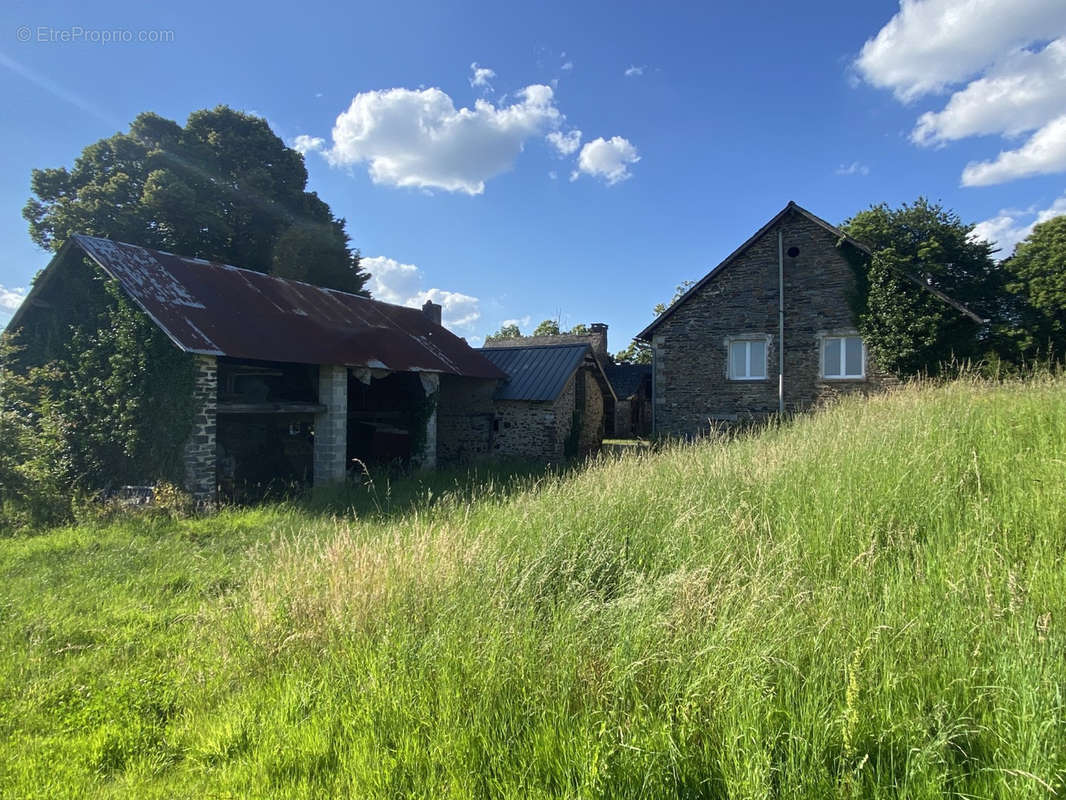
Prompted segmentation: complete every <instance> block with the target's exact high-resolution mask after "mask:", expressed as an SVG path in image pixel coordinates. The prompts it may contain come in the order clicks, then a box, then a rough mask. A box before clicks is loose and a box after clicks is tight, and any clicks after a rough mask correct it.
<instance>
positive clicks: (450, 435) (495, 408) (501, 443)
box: [437, 368, 603, 463]
mask: <svg viewBox="0 0 1066 800" xmlns="http://www.w3.org/2000/svg"><path fill="white" fill-rule="evenodd" d="M578 380H580V381H581V386H582V393H583V405H584V410H583V412H582V414H581V420H582V427H581V431H580V433H579V438H578V443H577V444H578V451H579V453H578V454H579V455H582V456H583V455H586V454H588V453H590V452H594V451H595V450H597V449H599V447H600V444H601V442H602V440H603V392H602V390H601V389H600V385H599V382H598V381H597V380H596V377H595V375H594V374H593V372H592V370H591V369H588V368H582V369H580V370H578V371H577V372H576V373H575V374H574V375H573V376H571V378H570V380H569V381H567V383H566V386H565V387H564V388H563V390H562V392H560V394H559V396H558V397H557V398H556V399H555V401H554V402H546V403H530V402H527V401H523V400H494V399H493V394H494V393H495V390H496V382H495V381H482V380H474V379H470V378H457V377H455V376H448V375H444V376H442V377H441V381H440V400H439V402H438V405H437V454H438V458H439V460H440V462H441V463H464V462H469V461H476V460H479V459H482V458H526V459H532V460H535V461H551V462H560V461H562V460H563V459H564V458H565V457H566V443H567V439H568V437H569V436H570V432H571V429H572V427H573V422H574V408H575V403H576V401H577V395H578V384H577V381H578Z"/></svg>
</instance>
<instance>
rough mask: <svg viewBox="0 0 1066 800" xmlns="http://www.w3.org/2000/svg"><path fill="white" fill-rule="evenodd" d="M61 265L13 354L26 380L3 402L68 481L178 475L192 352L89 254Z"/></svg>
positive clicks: (98, 483) (114, 482)
mask: <svg viewBox="0 0 1066 800" xmlns="http://www.w3.org/2000/svg"><path fill="white" fill-rule="evenodd" d="M57 266H58V267H61V269H60V270H59V271H58V272H57V274H55V275H53V276H51V284H50V286H49V289H50V291H47V292H42V294H43V295H45V296H46V298H47V303H48V308H46V309H40V310H38V309H31V313H30V314H27V315H26V317H27V319H26V323H25V324H24V325H23V326H22V327H21V329H20V330H19V331H18V332H17V334H16V337H15V339H16V344H17V345H18V346H20V349H19V351H18V352H16V353H15V354H14V355H13V356H12V357H11V358H10V359H9V362H10V368H11V369H13V370H15V371H16V372H18V373H19V374H20V376H21V380H22V386H23V387H24V388H23V389H22V391H21V392H20V395H21V396H20V398H19V399H18V400H17V401H16V399H15V398H14V397H13V396H11V397H7V396H5V398H4V401H3V402H4V407H5V410H8V411H10V412H12V413H17V414H19V415H20V418H21V419H22V421H23V424H25V425H29V426H30V428H31V429H32V431H33V436H32V438H33V439H34V441H35V446H36V449H37V451H39V452H40V451H43V452H46V453H47V459H45V461H47V462H48V463H49V464H50V467H49V471H50V472H51V473H52V478H53V479H55V480H59V481H61V482H62V483H63V484H64V485H66V486H68V487H70V489H71V490H74V491H91V490H97V489H106V488H109V487H113V486H119V485H123V484H131V483H132V484H149V483H156V482H159V481H172V482H180V481H181V480H182V478H183V474H182V472H183V460H182V449H183V445H184V442H185V440H186V438H187V437H188V435H189V432H190V430H191V425H192V415H193V403H192V393H193V379H194V365H193V360H192V357H191V356H189V355H188V354H186V353H184V352H182V351H181V350H179V349H178V348H177V347H176V346H175V345H174V344H173V343H172V342H171V341H170V340H169V339H168V338H167V336H166V335H165V334H164V333H163V332H162V331H161V330H160V329H159V328H158V327H157V326H156V325H155V324H154V323H153V322H152V321H151V320H150V319H149V318H148V316H147V315H146V314H144V312H142V311H141V310H140V309H139V308H137V307H136V306H135V305H134V303H133V302H132V301H131V300H130V299H129V298H128V297H127V296H126V295H125V293H124V292H123V291H122V290H121V289H120V288H119V287H118V285H117V284H116V283H115V282H114V281H112V280H110V279H109V278H108V277H107V276H106V275H105V274H103V273H102V272H101V271H100V270H99V269H98V268H96V267H95V266H94V265H92V263H91V262H89V261H88V260H87V259H84V258H71V259H69V260H68V261H67V262H64V263H62V264H60V265H57ZM53 285H54V286H55V289H52V286H53ZM31 456H32V454H27V455H26V458H30V457H31Z"/></svg>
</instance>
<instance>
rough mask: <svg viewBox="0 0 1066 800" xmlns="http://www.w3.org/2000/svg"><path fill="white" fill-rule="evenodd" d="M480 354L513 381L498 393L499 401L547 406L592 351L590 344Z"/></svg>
mask: <svg viewBox="0 0 1066 800" xmlns="http://www.w3.org/2000/svg"><path fill="white" fill-rule="evenodd" d="M479 352H480V353H482V354H483V355H484V356H485V358H487V359H488V360H489V361H491V362H492V363H493V364H495V365H496V366H497V367H499V368H500V369H502V370H503V371H504V372H506V373H507V375H508V377H509V378H510V380H509V381H507V382H506V383H504V384H502V385H501V386H500V387H499V389H497V390H496V399H497V400H527V401H529V402H533V403H543V402H548V401H551V400H554V399H555V398H556V397H558V396H559V393H560V392H562V390H563V389H564V388H565V387H566V382H567V381H568V380H570V376H571V375H573V374H574V372H575V370H577V368H578V367H580V366H581V365H582V364H583V363H584V361H585V356H586V355H588V354H589V353H590V352H591V348H590V347H589V345H587V344H557V345H540V346H533V347H495V348H494V347H483V348H481V350H480V351H479Z"/></svg>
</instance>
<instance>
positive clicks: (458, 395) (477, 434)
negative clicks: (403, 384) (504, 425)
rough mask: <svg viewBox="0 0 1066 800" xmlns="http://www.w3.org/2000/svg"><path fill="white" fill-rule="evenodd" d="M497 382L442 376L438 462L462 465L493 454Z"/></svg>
mask: <svg viewBox="0 0 1066 800" xmlns="http://www.w3.org/2000/svg"><path fill="white" fill-rule="evenodd" d="M496 385H497V381H495V380H483V379H480V378H464V377H460V376H458V375H441V377H440V394H439V396H438V399H437V460H438V463H440V464H462V463H468V462H471V461H477V460H479V459H482V458H487V457H489V456H491V455H492V454H493V447H492V442H493V422H494V420H495V418H496V404H495V403H494V402H493V399H492V396H493V394H494V393H495V392H496Z"/></svg>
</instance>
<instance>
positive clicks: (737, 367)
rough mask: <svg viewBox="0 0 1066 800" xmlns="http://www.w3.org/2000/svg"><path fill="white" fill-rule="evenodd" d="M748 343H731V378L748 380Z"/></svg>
mask: <svg viewBox="0 0 1066 800" xmlns="http://www.w3.org/2000/svg"><path fill="white" fill-rule="evenodd" d="M745 345H747V342H731V343H730V345H729V376H730V377H731V378H746V377H747V369H745V357H746V355H747V353H746V350H745Z"/></svg>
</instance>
